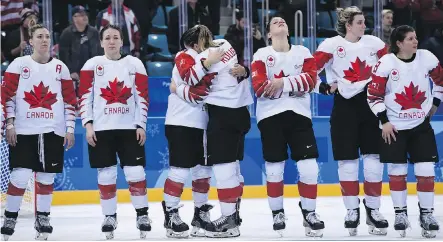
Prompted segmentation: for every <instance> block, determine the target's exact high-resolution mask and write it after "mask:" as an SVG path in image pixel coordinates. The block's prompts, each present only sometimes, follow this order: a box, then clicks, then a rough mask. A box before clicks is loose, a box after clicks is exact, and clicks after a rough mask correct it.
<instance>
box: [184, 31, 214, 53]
mask: <svg viewBox="0 0 443 242" xmlns="http://www.w3.org/2000/svg"><path fill="white" fill-rule="evenodd" d="M195 44H197V45H198V46H199V48H200V50H201V51H204V50H206V49H208V48H209V47H215V46H217V45H216V44H215V43H214V42H213V35H212V32H211V31H210V30H209V29H208V27H206V26H204V25H196V26H194V27H192V28H190V29H188V30H186V31H185V32H184V33H183V35H182V37H181V38H180V46H181V47H182V49H184V48H185V46H190V47H193V46H194V45H195Z"/></svg>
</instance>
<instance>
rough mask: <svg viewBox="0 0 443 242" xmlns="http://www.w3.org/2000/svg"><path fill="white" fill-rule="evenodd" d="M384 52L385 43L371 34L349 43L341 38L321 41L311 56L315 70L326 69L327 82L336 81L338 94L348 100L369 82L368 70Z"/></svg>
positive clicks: (369, 72) (336, 37)
mask: <svg viewBox="0 0 443 242" xmlns="http://www.w3.org/2000/svg"><path fill="white" fill-rule="evenodd" d="M386 53H387V46H386V44H385V43H384V42H383V41H382V40H381V39H379V38H377V37H375V36H372V35H363V36H362V37H361V39H360V40H359V41H358V42H356V43H352V42H349V41H347V40H346V39H344V38H343V37H341V36H335V37H332V38H328V39H326V40H325V41H323V42H322V43H321V44H320V46H319V47H318V49H317V51H316V52H315V53H314V58H315V61H316V64H317V71H318V72H321V71H322V70H323V69H324V68H326V67H328V68H326V72H327V73H326V75H327V77H328V78H329V79H332V80H328V82H329V83H331V82H337V84H338V90H339V92H340V94H341V95H342V96H343V97H344V98H346V99H349V98H351V97H353V96H355V95H356V94H358V93H360V92H362V91H363V90H364V88H365V86H366V84H368V82H369V81H371V74H372V67H373V66H374V65H375V64H376V63H377V61H378V59H379V58H381V57H382V56H383V55H385V54H386Z"/></svg>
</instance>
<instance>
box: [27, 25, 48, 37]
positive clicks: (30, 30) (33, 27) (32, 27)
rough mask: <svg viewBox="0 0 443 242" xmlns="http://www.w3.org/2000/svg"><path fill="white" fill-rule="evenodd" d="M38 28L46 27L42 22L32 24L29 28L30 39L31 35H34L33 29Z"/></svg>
mask: <svg viewBox="0 0 443 242" xmlns="http://www.w3.org/2000/svg"><path fill="white" fill-rule="evenodd" d="M38 29H48V28H46V27H45V26H44V25H42V24H34V25H32V26H31V27H30V28H29V38H30V39H32V36H34V33H35V31H37V30H38Z"/></svg>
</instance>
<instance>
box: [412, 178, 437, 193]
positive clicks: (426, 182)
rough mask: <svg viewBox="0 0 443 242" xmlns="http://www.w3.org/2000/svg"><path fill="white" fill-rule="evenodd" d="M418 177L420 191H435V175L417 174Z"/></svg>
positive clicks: (418, 189)
mask: <svg viewBox="0 0 443 242" xmlns="http://www.w3.org/2000/svg"><path fill="white" fill-rule="evenodd" d="M415 177H416V178H417V191H418V192H434V178H435V177H433V176H415Z"/></svg>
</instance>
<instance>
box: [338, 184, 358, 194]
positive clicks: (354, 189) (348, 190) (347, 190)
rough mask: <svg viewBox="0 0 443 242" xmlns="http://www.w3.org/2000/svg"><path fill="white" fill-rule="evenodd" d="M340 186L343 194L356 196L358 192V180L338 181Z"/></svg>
mask: <svg viewBox="0 0 443 242" xmlns="http://www.w3.org/2000/svg"><path fill="white" fill-rule="evenodd" d="M340 186H341V194H342V195H343V196H358V194H359V193H360V187H359V185H358V181H340Z"/></svg>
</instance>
